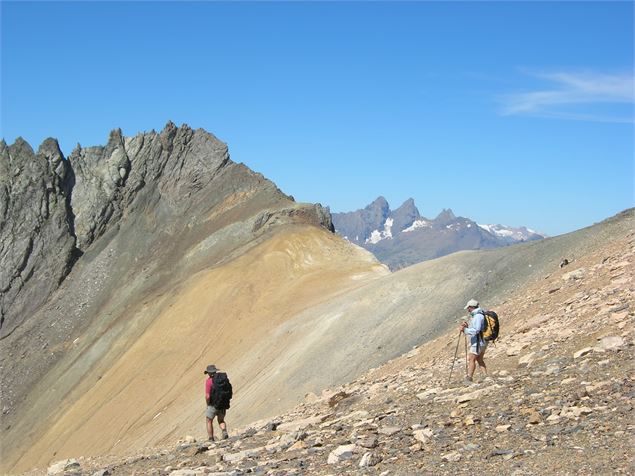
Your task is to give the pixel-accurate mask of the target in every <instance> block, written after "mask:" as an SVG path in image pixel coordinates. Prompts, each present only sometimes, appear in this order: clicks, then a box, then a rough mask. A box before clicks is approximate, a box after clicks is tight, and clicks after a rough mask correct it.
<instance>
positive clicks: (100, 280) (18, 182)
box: [0, 123, 370, 462]
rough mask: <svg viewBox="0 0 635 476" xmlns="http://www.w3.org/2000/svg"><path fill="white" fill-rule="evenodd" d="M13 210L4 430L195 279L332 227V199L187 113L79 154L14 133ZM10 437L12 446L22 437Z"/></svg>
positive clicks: (4, 174)
mask: <svg viewBox="0 0 635 476" xmlns="http://www.w3.org/2000/svg"><path fill="white" fill-rule="evenodd" d="M0 219H1V221H0V265H1V266H0V286H1V288H0V289H1V293H0V311H1V317H2V328H1V330H0V332H1V334H0V337H1V339H0V357H1V361H0V374H1V379H0V393H1V394H2V415H1V417H0V418H1V421H2V428H3V432H6V433H7V434H11V435H16V434H20V435H21V437H27V438H28V437H29V435H28V432H32V433H33V434H37V432H36V431H35V426H36V425H38V424H41V423H39V422H42V419H43V418H45V419H46V418H50V415H52V413H51V412H53V411H54V409H57V410H59V408H60V405H61V404H62V402H63V401H65V400H66V399H68V398H71V399H72V398H75V397H73V395H76V394H79V393H81V390H80V389H81V388H83V387H82V386H81V385H80V383H81V382H85V379H86V378H88V377H89V376H90V374H91V373H92V372H95V371H99V370H98V368H99V367H100V366H101V367H102V370H101V371H105V368H106V367H107V365H108V363H111V362H113V361H115V360H116V359H117V356H119V355H121V353H122V352H124V351H125V349H126V346H121V345H115V342H117V339H119V338H123V336H124V335H128V336H129V338H130V339H131V341H134V340H135V338H138V337H139V336H140V335H141V334H142V333H143V331H144V330H145V329H146V328H147V327H148V326H151V325H152V323H153V321H154V319H155V318H156V316H157V314H158V313H159V312H160V304H161V302H162V299H161V296H164V298H163V300H164V299H165V296H167V295H169V294H170V293H171V292H174V290H175V289H178V287H179V284H180V283H182V282H183V280H185V279H187V278H188V277H189V276H191V275H192V274H195V273H197V272H200V271H201V270H205V269H210V268H213V267H218V266H222V265H223V264H224V263H227V262H230V261H231V260H233V259H235V258H236V257H237V256H241V255H242V254H244V253H245V252H247V251H248V250H250V249H252V248H253V247H255V246H258V245H259V244H261V243H263V242H265V241H267V240H268V239H269V238H270V237H271V236H273V235H275V234H276V233H277V232H278V231H279V230H283V229H284V230H286V229H289V228H290V227H296V226H300V227H303V226H309V227H317V228H318V229H320V230H324V231H325V232H326V233H329V234H330V233H331V231H330V230H332V224H331V220H330V215H329V213H328V211H327V210H325V209H324V208H322V207H321V206H320V205H319V204H318V205H313V204H298V203H295V202H294V201H293V199H291V198H290V197H288V196H287V195H285V194H284V193H282V192H281V191H280V190H279V189H278V188H277V187H276V186H275V184H273V183H272V182H271V181H269V180H267V179H265V178H264V177H263V176H262V175H260V174H257V173H254V172H252V171H251V170H249V169H248V168H247V167H246V166H244V165H242V164H236V163H234V162H232V161H231V160H230V159H229V154H228V148H227V145H226V144H224V143H223V142H221V141H219V140H218V139H217V138H216V137H214V136H213V135H212V134H210V133H208V132H206V131H204V130H202V129H197V130H193V129H191V128H190V127H188V126H187V125H183V126H180V127H177V126H175V125H174V124H173V123H168V124H167V125H166V127H165V129H164V130H162V131H161V132H158V133H157V132H154V131H151V132H146V133H141V134H138V135H137V136H134V137H124V136H123V135H122V133H121V131H120V130H115V131H113V132H112V133H111V134H110V137H109V139H108V142H107V144H106V145H105V146H97V147H87V148H84V147H81V146H78V147H77V148H76V149H75V150H74V151H73V152H72V154H71V155H70V156H69V158H68V159H66V158H65V157H64V156H63V154H62V152H61V151H60V148H59V145H58V144H57V141H55V140H54V139H47V140H46V141H44V142H43V143H42V145H41V146H40V147H39V149H38V151H37V152H34V151H33V149H32V148H31V147H30V145H29V144H28V143H26V142H25V141H24V140H22V139H17V140H16V141H15V143H14V144H12V145H6V143H4V141H3V142H0ZM369 264H370V263H369ZM150 303H152V304H150ZM151 308H153V309H152V310H151ZM107 356H109V357H108V358H107ZM84 385H87V383H84ZM44 395H46V397H44ZM38 411H41V412H42V415H45V416H44V417H37V416H36V414H37V412H38ZM29 427H31V429H29V430H28V431H27V430H25V431H26V433H22V432H21V430H20V428H29ZM14 431H15V432H16V433H14ZM1 443H2V453H3V455H4V456H6V455H7V454H8V453H9V452H10V451H14V450H15V451H18V449H19V445H20V438H16V437H11V438H3V439H2V442H1ZM4 459H5V462H6V458H4Z"/></svg>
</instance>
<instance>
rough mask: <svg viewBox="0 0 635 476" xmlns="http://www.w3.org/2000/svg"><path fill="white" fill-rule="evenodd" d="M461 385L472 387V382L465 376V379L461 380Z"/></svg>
mask: <svg viewBox="0 0 635 476" xmlns="http://www.w3.org/2000/svg"><path fill="white" fill-rule="evenodd" d="M463 383H464V384H465V385H472V384H473V383H474V381H473V380H472V379H471V378H470V377H468V376H467V375H466V376H465V378H464V379H463Z"/></svg>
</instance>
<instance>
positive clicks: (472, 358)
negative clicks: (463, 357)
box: [467, 353, 477, 380]
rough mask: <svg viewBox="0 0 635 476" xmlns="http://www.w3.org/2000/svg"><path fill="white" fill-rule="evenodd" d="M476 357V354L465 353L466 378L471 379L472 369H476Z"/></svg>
mask: <svg viewBox="0 0 635 476" xmlns="http://www.w3.org/2000/svg"><path fill="white" fill-rule="evenodd" d="M476 359H477V356H476V355H474V354H472V353H469V354H467V379H468V380H472V377H473V376H474V371H475V370H476Z"/></svg>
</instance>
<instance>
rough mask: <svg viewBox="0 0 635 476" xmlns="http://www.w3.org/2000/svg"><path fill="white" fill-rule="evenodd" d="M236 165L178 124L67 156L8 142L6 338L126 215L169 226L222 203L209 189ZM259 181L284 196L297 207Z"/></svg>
mask: <svg viewBox="0 0 635 476" xmlns="http://www.w3.org/2000/svg"><path fill="white" fill-rule="evenodd" d="M228 165H230V168H236V167H243V168H244V166H240V165H237V164H234V163H233V162H231V161H230V159H229V153H228V149H227V145H226V144H224V143H223V142H221V141H219V140H218V139H217V138H216V137H214V136H213V135H212V134H210V133H208V132H205V131H203V130H201V129H199V130H192V129H190V128H189V127H188V126H183V127H176V126H175V125H174V124H173V123H171V122H170V123H168V124H167V125H166V127H165V129H164V130H163V131H162V132H160V133H156V132H154V131H152V132H149V133H142V134H139V135H137V136H135V137H123V135H122V132H121V130H119V129H117V130H114V131H112V132H111V134H110V137H109V139H108V142H107V144H106V145H105V146H96V147H87V148H83V147H81V146H79V145H78V146H77V147H76V148H75V150H73V152H72V153H71V155H70V156H69V158H68V160H66V159H65V158H64V156H63V154H62V152H61V150H60V148H59V145H58V143H57V141H56V140H55V139H47V140H45V141H44V142H43V143H42V145H41V146H40V147H39V149H38V151H37V153H35V152H34V151H33V149H32V148H31V147H30V145H29V144H28V143H27V142H26V141H24V140H23V139H21V138H18V139H17V140H16V142H15V143H14V144H12V145H10V146H7V144H6V143H5V142H4V141H1V142H0V168H1V169H0V207H1V208H0V217H1V218H2V221H1V222H0V291H1V292H2V299H1V301H0V322H1V326H0V337H4V336H6V335H7V334H8V333H10V332H12V331H13V330H14V329H15V328H16V327H17V326H19V325H20V324H21V323H22V321H23V319H24V318H25V316H28V315H30V314H32V313H33V312H34V311H35V310H36V309H37V308H38V307H40V306H41V305H42V304H43V303H44V302H45V301H46V299H48V297H49V296H50V295H51V293H52V292H53V291H54V290H55V289H56V288H57V286H59V284H60V283H61V282H62V281H63V280H64V278H65V277H66V275H67V274H68V273H69V272H70V270H71V268H72V267H73V265H74V263H75V261H76V260H77V258H78V257H79V256H81V255H82V254H83V253H84V252H85V251H86V250H87V249H88V248H89V247H90V246H91V244H92V243H93V242H94V241H95V240H97V239H98V238H100V237H101V236H102V235H104V234H105V233H106V232H107V231H109V230H111V229H113V228H114V227H116V226H117V224H118V222H119V221H120V220H121V218H122V217H123V216H124V215H126V214H128V215H131V214H135V213H153V214H156V215H155V218H154V219H155V220H156V221H157V222H162V221H165V220H166V219H167V218H168V217H170V216H183V215H185V214H188V213H192V214H196V213H197V212H199V211H201V209H202V208H206V207H213V205H214V203H213V202H211V203H210V201H209V199H210V196H209V191H208V193H204V192H205V191H206V190H208V189H209V188H210V186H211V184H212V182H213V181H214V179H215V178H216V177H217V176H219V175H220V174H221V173H222V172H223V170H224V169H225V168H226V167H227V166H228ZM244 169H245V170H246V168H244ZM249 173H250V172H249ZM254 177H256V176H254ZM259 181H260V184H259V185H260V186H261V187H262V188H263V189H268V191H267V193H270V194H271V195H272V196H275V197H276V199H277V200H280V201H286V202H287V203H292V202H293V200H292V199H291V198H290V197H288V196H286V195H284V194H283V193H282V192H280V190H278V189H277V187H275V185H273V183H271V182H269V181H267V180H263V179H262V177H260V178H259ZM315 213H316V216H315V218H314V220H315V221H316V222H317V223H320V224H321V225H323V226H325V227H327V228H331V221H330V216H329V214H328V212H327V211H326V210H323V209H321V208H320V207H318V208H316V209H315ZM262 220H264V221H267V220H265V219H264V218H263V219H262ZM264 221H263V223H264Z"/></svg>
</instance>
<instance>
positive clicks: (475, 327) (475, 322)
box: [463, 312, 483, 336]
mask: <svg viewBox="0 0 635 476" xmlns="http://www.w3.org/2000/svg"><path fill="white" fill-rule="evenodd" d="M471 324H472V325H470V326H467V327H465V329H463V332H464V333H465V334H466V335H468V336H475V335H476V334H478V333H480V332H481V331H482V330H483V314H481V313H480V312H479V313H478V314H475V315H474V316H473V317H472V323H471Z"/></svg>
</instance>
